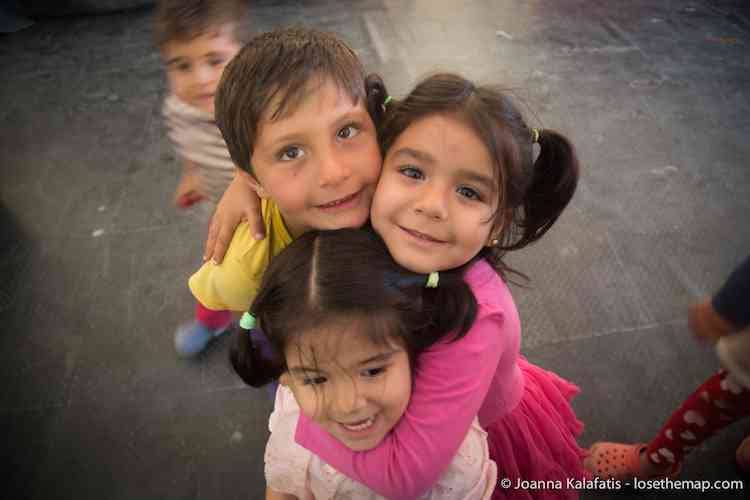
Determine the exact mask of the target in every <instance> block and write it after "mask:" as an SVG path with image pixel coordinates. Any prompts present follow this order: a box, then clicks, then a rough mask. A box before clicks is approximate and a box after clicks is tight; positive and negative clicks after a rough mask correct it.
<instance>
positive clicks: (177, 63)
mask: <svg viewBox="0 0 750 500" xmlns="http://www.w3.org/2000/svg"><path fill="white" fill-rule="evenodd" d="M240 48H241V47H240V44H239V42H237V41H236V40H235V39H234V35H233V33H232V29H231V26H223V27H221V28H219V29H216V30H214V31H210V32H207V33H203V34H200V35H198V36H196V37H195V38H193V39H191V40H188V41H182V40H171V41H169V42H167V43H166V44H164V47H162V51H161V52H162V58H163V60H164V64H165V66H166V68H167V80H168V81H169V87H170V90H171V91H172V93H173V94H175V95H176V96H177V97H178V98H179V99H180V100H181V101H183V102H184V103H186V104H190V105H191V106H193V107H196V108H198V109H200V110H202V111H205V112H206V113H210V114H211V115H212V116H213V114H214V94H215V93H216V87H217V86H218V84H219V79H220V78H221V72H222V71H223V70H224V66H226V65H227V63H229V61H230V60H231V59H232V57H234V55H235V54H237V52H238V51H239V50H240Z"/></svg>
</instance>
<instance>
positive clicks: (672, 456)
mask: <svg viewBox="0 0 750 500" xmlns="http://www.w3.org/2000/svg"><path fill="white" fill-rule="evenodd" d="M688 323H689V325H690V328H691V330H693V332H694V333H695V335H696V336H697V337H698V338H700V339H703V340H708V341H711V342H717V341H718V342H717V344H716V352H717V354H718V355H719V360H720V361H721V364H722V365H723V366H724V368H725V369H722V370H720V371H719V373H717V374H715V375H713V376H711V377H709V378H708V380H706V381H705V382H704V383H703V384H701V386H700V387H698V389H696V390H695V391H694V392H693V393H692V394H691V395H690V396H689V397H688V398H687V399H686V400H685V401H684V402H683V403H682V406H680V408H679V409H677V410H676V411H675V412H674V413H673V414H672V415H671V416H670V417H669V419H668V420H667V422H666V423H665V424H664V425H663V427H662V428H661V430H660V431H659V432H658V434H657V435H656V437H655V438H654V439H653V440H652V441H651V442H650V443H648V444H644V443H637V444H622V443H609V442H599V443H594V445H592V447H591V454H590V456H589V457H588V458H587V460H586V468H587V469H588V470H590V471H591V473H592V474H594V475H596V476H598V477H602V478H614V479H621V480H629V479H633V478H636V477H637V478H641V479H647V478H660V477H673V476H676V475H678V474H679V472H680V469H681V467H682V462H683V460H684V458H685V455H687V454H688V453H690V451H691V450H693V449H694V448H696V447H697V446H700V444H701V443H703V442H704V441H705V440H706V439H708V438H709V437H711V436H712V435H714V434H715V433H716V432H717V431H719V430H721V429H723V428H724V427H726V426H727V425H729V424H731V423H733V422H735V421H737V420H738V419H740V418H743V417H747V416H748V415H750V328H748V327H750V257H747V258H746V259H745V261H744V262H743V263H742V264H741V265H740V266H739V267H738V268H737V269H735V271H734V272H733V273H732V275H731V276H730V277H729V279H728V280H727V281H726V283H724V285H723V286H722V287H721V289H720V290H719V291H718V292H717V294H716V295H714V296H713V298H711V299H708V300H704V301H703V302H701V303H699V304H695V305H693V306H691V307H690V310H689V312H688ZM735 458H736V461H737V465H738V466H739V467H740V468H741V469H742V470H744V471H746V472H750V437H746V438H745V439H744V440H743V441H742V443H741V444H740V446H739V447H738V448H737V452H736V454H735Z"/></svg>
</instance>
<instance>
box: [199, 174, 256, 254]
mask: <svg viewBox="0 0 750 500" xmlns="http://www.w3.org/2000/svg"><path fill="white" fill-rule="evenodd" d="M243 220H246V221H247V222H248V224H249V225H250V231H251V233H252V234H253V235H254V236H255V239H257V240H262V239H263V238H265V233H266V228H265V226H264V225H263V217H262V214H261V210H260V198H258V194H257V193H256V192H255V190H254V189H253V188H252V187H251V186H250V184H249V183H248V182H247V181H246V180H245V178H244V177H243V176H242V175H235V176H234V179H233V180H232V182H231V183H230V184H229V187H227V190H226V191H225V192H224V194H223V195H222V197H221V200H219V204H218V205H217V206H216V211H215V212H214V215H213V216H212V217H211V223H210V224H209V226H208V240H206V249H205V252H204V253H203V260H209V259H211V260H212V261H213V262H214V263H216V264H219V263H220V262H221V261H222V260H223V259H224V254H226V252H227V247H229V243H230V242H231V241H232V236H233V235H234V230H235V229H236V228H237V224H239V223H240V222H241V221H243Z"/></svg>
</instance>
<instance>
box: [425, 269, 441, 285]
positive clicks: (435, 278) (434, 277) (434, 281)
mask: <svg viewBox="0 0 750 500" xmlns="http://www.w3.org/2000/svg"><path fill="white" fill-rule="evenodd" d="M439 281H440V274H438V272H437V271H433V272H431V273H430V275H429V276H428V277H427V284H426V285H425V288H437V286H438V282H439Z"/></svg>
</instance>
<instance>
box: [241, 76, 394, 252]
mask: <svg viewBox="0 0 750 500" xmlns="http://www.w3.org/2000/svg"><path fill="white" fill-rule="evenodd" d="M250 163H251V165H252V168H253V172H254V174H255V178H254V179H253V178H251V179H250V181H251V184H253V185H254V186H255V189H256V190H257V192H258V194H259V195H260V196H261V197H267V198H270V199H272V200H273V201H274V202H275V203H276V204H277V205H278V207H279V210H280V211H281V213H282V214H283V216H284V222H285V223H286V225H287V227H288V229H289V231H290V232H291V234H292V235H293V236H294V237H297V236H299V235H300V234H302V233H304V232H306V231H309V230H313V229H341V228H346V227H360V226H362V225H363V224H364V223H365V222H366V221H367V219H368V217H369V215H370V202H371V201H372V195H373V191H374V190H375V185H376V184H377V182H378V176H379V175H380V164H381V156H380V149H379V147H378V140H377V135H376V131H375V125H374V124H373V122H372V119H371V118H370V115H369V114H368V112H367V109H365V106H364V103H363V102H362V100H360V102H357V103H356V104H355V103H354V102H353V101H352V99H351V98H350V97H349V95H348V94H347V93H346V92H345V91H342V90H340V89H339V88H338V87H337V86H336V85H335V84H334V83H333V82H331V81H328V80H325V81H324V82H322V84H320V85H313V86H312V87H311V90H309V95H308V96H307V97H305V98H304V100H303V101H302V102H301V103H300V105H299V106H298V107H297V109H295V110H294V111H293V112H291V113H289V114H288V115H287V116H284V117H283V118H279V119H276V120H273V121H269V120H262V121H261V126H260V131H259V134H258V139H257V141H256V145H255V150H254V151H253V155H252V158H251V159H250Z"/></svg>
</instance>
